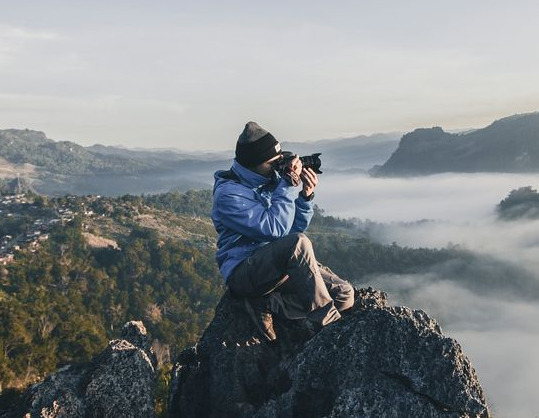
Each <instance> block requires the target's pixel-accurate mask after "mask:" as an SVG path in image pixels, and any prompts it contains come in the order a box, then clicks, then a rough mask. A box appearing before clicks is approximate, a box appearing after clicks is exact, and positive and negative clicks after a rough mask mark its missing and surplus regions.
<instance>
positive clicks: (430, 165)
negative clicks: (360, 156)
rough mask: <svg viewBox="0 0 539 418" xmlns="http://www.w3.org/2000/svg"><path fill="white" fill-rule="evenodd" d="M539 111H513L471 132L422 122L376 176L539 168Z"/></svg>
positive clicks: (375, 169)
mask: <svg viewBox="0 0 539 418" xmlns="http://www.w3.org/2000/svg"><path fill="white" fill-rule="evenodd" d="M538 171H539V112H535V113H527V114H521V115H514V116H510V117H507V118H503V119H500V120H497V121H495V122H494V123H492V124H491V125H489V126H487V127H485V128H483V129H477V130H474V131H471V132H466V133H460V134H451V133H447V132H445V131H444V130H443V129H442V128H440V127H434V128H422V129H416V130H415V131H413V132H411V133H408V134H406V135H404V136H403V137H402V139H401V140H400V143H399V146H398V148H397V150H396V151H395V152H394V153H393V154H392V155H391V157H390V158H389V159H388V160H387V161H386V162H385V163H384V164H383V165H382V166H377V167H374V168H373V170H371V173H372V174H373V175H375V176H418V175H428V174H434V173H442V172H510V173H518V172H538Z"/></svg>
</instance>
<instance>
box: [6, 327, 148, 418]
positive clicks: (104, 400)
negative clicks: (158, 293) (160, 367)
mask: <svg viewBox="0 0 539 418" xmlns="http://www.w3.org/2000/svg"><path fill="white" fill-rule="evenodd" d="M155 377H156V375H155V360H154V355H153V354H152V352H151V350H150V345H149V342H148V339H147V337H146V329H145V328H144V325H143V324H142V322H135V321H132V322H128V323H126V324H125V325H124V328H123V332H122V339H119V340H113V341H111V342H110V343H109V345H108V347H107V348H106V349H105V350H104V351H103V352H102V353H101V354H100V355H98V356H97V357H96V358H94V359H93V361H92V363H90V364H87V365H83V366H67V367H65V368H63V369H61V370H59V371H58V372H57V373H55V374H53V375H51V376H49V377H48V378H47V379H46V380H45V381H44V382H42V383H39V384H36V385H34V386H32V387H31V388H30V389H28V391H27V392H26V393H25V395H24V400H25V401H24V405H21V406H20V407H19V408H18V410H16V411H12V412H11V413H9V414H8V415H6V417H28V418H30V417H32V418H33V417H45V418H68V417H69V418H73V417H85V418H89V417H96V418H97V417H100V418H101V417H153V416H154V388H155Z"/></svg>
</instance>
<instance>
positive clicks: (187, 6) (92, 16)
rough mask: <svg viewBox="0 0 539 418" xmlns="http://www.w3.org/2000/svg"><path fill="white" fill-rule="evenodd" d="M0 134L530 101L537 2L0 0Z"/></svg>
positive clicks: (217, 128) (349, 117) (481, 122)
mask: <svg viewBox="0 0 539 418" xmlns="http://www.w3.org/2000/svg"><path fill="white" fill-rule="evenodd" d="M0 10H1V12H0V129H6V128H30V129H36V130H42V131H44V132H46V133H47V135H48V136H49V137H50V138H53V139H55V140H72V141H75V142H78V143H80V144H83V145H90V144H93V143H96V142H98V143H103V144H122V145H125V146H128V147H140V146H143V147H175V148H180V149H186V150H187V149H230V148H233V146H234V142H235V140H236V138H237V136H238V134H239V132H240V131H241V129H242V127H243V124H244V123H245V122H246V121H248V120H256V121H258V122H259V123H260V124H261V125H262V126H264V127H266V128H267V129H269V130H270V131H271V132H272V133H274V135H276V136H277V137H279V138H281V139H286V140H293V141H304V140H312V139H323V138H336V137H341V136H353V135H356V134H369V133H373V132H388V131H408V130H411V129H414V128H416V127H423V126H433V125H438V126H442V127H444V128H446V129H454V128H468V127H482V126H485V125H487V124H489V123H490V122H491V121H493V120H494V119H497V118H500V117H503V116H507V115H512V114H515V113H523V112H529V111H536V110H539V83H538V82H537V74H538V73H539V49H538V48H536V46H535V42H536V41H535V40H536V39H539V25H537V21H536V20H537V16H538V15H539V2H536V1H532V0H529V1H528V0H515V1H513V2H508V1H497V0H488V1H486V0H477V1H474V2H470V1H462V0H453V1H451V2H449V1H446V2H435V1H432V0H428V1H427V0H416V1H413V2H403V1H399V0H388V1H384V0H381V1H376V2H373V1H361V0H354V1H352V0H350V1H339V0H334V1H331V2H329V1H317V0H309V1H303V0H297V1H293V2H292V1H286V2H285V1H282V0H275V1H271V2H269V1H264V2H261V1H253V0H250V1H233V0H231V1H226V2H218V1H203V0H198V1H196V2H195V1H189V2H186V1H181V0H180V1H159V0H156V1H151V2H150V1H139V0H129V1H123V0H121V1H106V2H105V1H102V0H94V1H92V2H87V1H86V2H82V1H75V0H70V1H61V0H60V1H55V0H49V1H46V2H45V1H37V0H30V1H25V0H19V1H16V2H14V1H9V2H8V1H6V0H0Z"/></svg>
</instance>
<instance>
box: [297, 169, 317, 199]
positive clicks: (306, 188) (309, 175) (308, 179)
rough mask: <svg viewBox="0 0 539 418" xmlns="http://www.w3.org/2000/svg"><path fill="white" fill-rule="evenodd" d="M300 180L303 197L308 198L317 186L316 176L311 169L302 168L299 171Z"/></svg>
mask: <svg viewBox="0 0 539 418" xmlns="http://www.w3.org/2000/svg"><path fill="white" fill-rule="evenodd" d="M301 180H303V196H304V197H305V198H309V196H311V194H313V193H314V189H315V188H316V186H317V185H318V176H317V175H316V173H315V172H314V171H313V169H312V168H304V169H303V170H302V171H301Z"/></svg>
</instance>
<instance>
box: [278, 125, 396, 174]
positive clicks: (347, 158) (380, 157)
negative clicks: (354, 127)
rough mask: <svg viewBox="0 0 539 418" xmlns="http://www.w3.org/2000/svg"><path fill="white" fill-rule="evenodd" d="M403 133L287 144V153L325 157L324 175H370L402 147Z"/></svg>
mask: <svg viewBox="0 0 539 418" xmlns="http://www.w3.org/2000/svg"><path fill="white" fill-rule="evenodd" d="M401 136H402V134H401V133H398V132H394V133H380V134H374V135H370V136H365V135H361V136H356V137H353V138H342V139H324V140H320V141H314V142H286V141H283V149H285V150H287V151H292V152H295V153H296V154H299V155H302V156H303V155H311V154H313V153H315V152H320V153H322V157H321V158H322V171H324V170H328V171H333V172H336V171H367V170H368V169H369V168H371V167H372V166H373V165H375V164H382V163H383V162H384V161H386V160H387V158H388V157H389V156H390V155H391V153H392V152H393V151H395V150H396V149H397V147H398V145H399V139H400V137H401Z"/></svg>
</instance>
